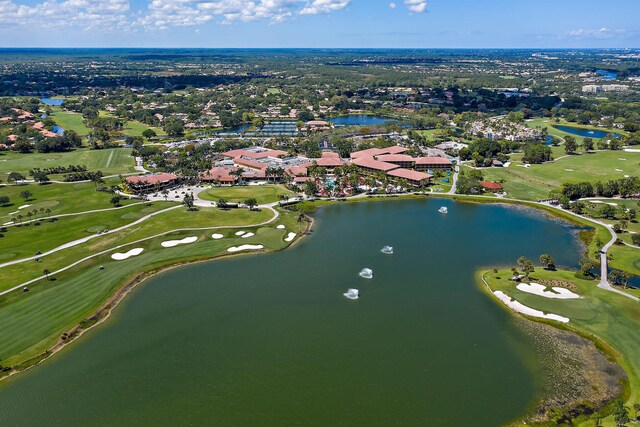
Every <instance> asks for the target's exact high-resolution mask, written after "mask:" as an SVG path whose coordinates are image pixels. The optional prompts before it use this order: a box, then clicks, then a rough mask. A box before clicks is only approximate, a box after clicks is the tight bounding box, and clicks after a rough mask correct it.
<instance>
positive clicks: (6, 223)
mask: <svg viewBox="0 0 640 427" xmlns="http://www.w3.org/2000/svg"><path fill="white" fill-rule="evenodd" d="M11 224H13V221H9V222H5V223H4V224H2V225H11Z"/></svg>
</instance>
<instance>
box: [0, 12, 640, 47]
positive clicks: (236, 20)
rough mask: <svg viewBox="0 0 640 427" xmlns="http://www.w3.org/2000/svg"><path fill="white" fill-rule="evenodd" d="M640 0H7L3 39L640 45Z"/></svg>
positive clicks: (84, 43) (5, 43)
mask: <svg viewBox="0 0 640 427" xmlns="http://www.w3.org/2000/svg"><path fill="white" fill-rule="evenodd" d="M639 16H640V1H638V0H607V1H602V0H535V1H532V0H428V1H427V0H394V1H388V0H387V1H383V0H0V46H1V47H336V48H337V47H397V48H400V47H415V48H421V47H423V48H430V47H444V48H451V47H471V48H473V47H640V19H639V18H638V17H639Z"/></svg>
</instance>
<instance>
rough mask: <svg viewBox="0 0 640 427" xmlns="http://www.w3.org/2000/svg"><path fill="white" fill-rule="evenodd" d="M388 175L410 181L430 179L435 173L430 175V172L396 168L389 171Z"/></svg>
mask: <svg viewBox="0 0 640 427" xmlns="http://www.w3.org/2000/svg"><path fill="white" fill-rule="evenodd" d="M387 175H389V176H394V177H396V178H404V179H408V180H410V181H422V180H428V179H429V178H431V177H432V176H433V175H429V174H428V173H423V172H418V171H414V170H410V169H402V168H401V169H394V170H392V171H389V172H387Z"/></svg>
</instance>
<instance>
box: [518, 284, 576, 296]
mask: <svg viewBox="0 0 640 427" xmlns="http://www.w3.org/2000/svg"><path fill="white" fill-rule="evenodd" d="M516 288H518V289H519V290H521V291H522V292H526V293H528V294H534V295H539V296H541V297H545V298H554V299H576V298H580V295H578V294H575V293H573V292H571V291H570V290H569V289H565V288H560V287H553V288H551V289H552V290H553V292H551V291H548V290H547V287H546V286H544V285H541V284H539V283H529V284H527V283H520V284H519V285H518V286H516Z"/></svg>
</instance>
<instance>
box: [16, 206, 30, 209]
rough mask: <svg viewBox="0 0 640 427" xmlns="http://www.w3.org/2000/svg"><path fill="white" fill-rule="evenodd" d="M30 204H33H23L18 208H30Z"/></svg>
mask: <svg viewBox="0 0 640 427" xmlns="http://www.w3.org/2000/svg"><path fill="white" fill-rule="evenodd" d="M29 206H31V205H22V206H18V209H25V208H28V207H29Z"/></svg>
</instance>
